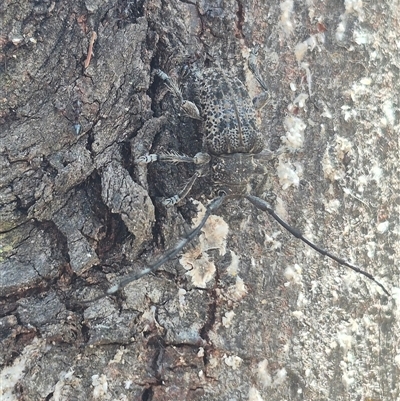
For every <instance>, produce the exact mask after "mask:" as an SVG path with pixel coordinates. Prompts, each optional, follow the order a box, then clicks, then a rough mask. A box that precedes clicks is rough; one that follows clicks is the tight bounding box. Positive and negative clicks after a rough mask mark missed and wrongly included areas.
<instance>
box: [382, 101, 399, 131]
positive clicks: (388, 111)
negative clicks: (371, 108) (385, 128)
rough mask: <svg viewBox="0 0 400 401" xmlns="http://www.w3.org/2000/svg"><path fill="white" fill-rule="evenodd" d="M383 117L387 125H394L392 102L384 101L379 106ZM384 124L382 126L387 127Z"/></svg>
mask: <svg viewBox="0 0 400 401" xmlns="http://www.w3.org/2000/svg"><path fill="white" fill-rule="evenodd" d="M381 108H382V111H383V114H384V116H385V117H386V121H387V124H388V125H391V126H393V125H395V123H396V110H395V108H394V106H393V102H392V101H391V100H389V99H388V100H385V101H384V102H383V104H382V106H381ZM387 124H384V125H387Z"/></svg>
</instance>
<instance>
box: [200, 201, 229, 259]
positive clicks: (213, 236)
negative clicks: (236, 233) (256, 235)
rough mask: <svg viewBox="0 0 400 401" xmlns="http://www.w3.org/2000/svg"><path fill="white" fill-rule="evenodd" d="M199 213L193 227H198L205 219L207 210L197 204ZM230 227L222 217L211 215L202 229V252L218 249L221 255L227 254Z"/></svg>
mask: <svg viewBox="0 0 400 401" xmlns="http://www.w3.org/2000/svg"><path fill="white" fill-rule="evenodd" d="M197 205H198V207H199V213H198V215H197V218H196V219H194V221H193V223H194V224H193V226H194V227H195V226H197V225H198V224H199V223H200V220H201V219H202V218H203V216H204V213H205V211H206V208H205V207H204V206H203V205H202V204H201V203H200V202H197ZM228 232H229V226H228V224H227V223H226V222H225V221H224V220H223V219H222V217H219V216H215V215H211V216H210V217H209V218H208V220H207V222H206V224H205V225H204V227H203V229H202V234H201V235H200V242H201V243H202V250H205V251H208V250H210V249H218V250H219V254H220V255H225V253H226V238H227V236H228Z"/></svg>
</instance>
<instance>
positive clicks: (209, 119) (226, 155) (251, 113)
mask: <svg viewBox="0 0 400 401" xmlns="http://www.w3.org/2000/svg"><path fill="white" fill-rule="evenodd" d="M252 61H253V59H252V58H250V62H249V67H250V69H251V70H252V71H253V72H254V73H255V75H256V79H257V81H258V82H259V83H260V84H261V86H263V87H264V89H265V84H264V82H263V81H262V79H261V78H260V75H259V74H258V71H257V69H256V68H255V67H254V63H251V62H252ZM155 74H156V75H157V76H158V77H159V78H161V80H163V81H164V83H165V85H166V86H167V87H168V89H169V91H170V92H171V93H172V95H173V96H174V97H176V98H177V100H178V102H179V105H180V107H181V109H182V110H183V112H184V113H185V114H186V115H187V116H188V117H190V118H194V119H197V120H202V121H203V124H204V128H205V135H204V138H203V152H200V153H197V154H196V155H195V156H194V157H190V156H186V155H182V154H178V153H176V152H168V153H163V154H148V155H145V156H141V157H140V158H139V160H138V163H140V164H147V163H152V162H156V161H157V162H171V163H193V164H194V165H195V166H196V171H195V173H194V175H193V176H192V177H191V178H190V180H189V181H188V183H187V184H186V185H185V186H184V188H183V190H182V191H180V192H179V193H178V194H177V195H174V196H172V197H170V198H167V199H165V200H164V201H163V204H164V205H165V206H167V207H170V206H173V205H175V204H177V203H178V202H180V201H181V200H182V199H183V198H185V196H186V195H187V194H188V193H189V191H190V189H191V188H192V186H193V184H194V182H195V181H196V180H197V178H199V177H202V176H207V175H208V176H210V177H211V181H212V183H213V186H214V188H215V190H216V193H218V196H217V197H216V198H215V199H213V200H212V201H211V202H210V203H209V204H208V206H207V208H206V212H205V215H204V217H203V218H202V220H201V221H200V223H199V225H198V226H197V227H195V228H194V229H192V230H191V231H190V232H189V233H188V234H187V235H186V236H185V237H184V238H183V239H181V240H180V241H179V242H178V243H177V244H176V245H175V247H173V248H171V249H169V250H167V251H166V252H165V254H164V255H163V256H162V257H161V258H160V259H159V260H157V261H156V262H154V263H153V264H151V265H149V266H148V267H147V268H146V269H144V270H142V271H141V272H140V273H135V274H132V275H128V276H127V277H126V278H125V279H123V280H122V281H121V282H119V283H118V284H116V285H114V286H112V287H111V288H109V289H108V291H107V292H106V293H105V294H103V295H101V296H100V297H98V298H96V300H97V299H100V298H102V297H104V296H107V295H112V294H114V293H116V292H117V291H118V290H120V289H122V288H123V287H125V286H126V285H127V284H129V283H130V282H132V281H134V280H137V279H139V278H140V277H142V276H144V275H146V274H149V273H151V272H154V271H156V270H157V269H158V268H159V267H160V266H161V265H163V264H164V263H166V262H168V261H169V260H171V259H173V258H174V257H175V256H176V255H178V254H179V253H180V252H181V251H182V250H183V248H184V247H185V246H186V245H187V244H189V243H190V242H191V241H192V240H193V239H194V238H196V237H197V236H198V235H199V234H200V231H201V229H202V228H203V226H204V225H205V223H206V221H207V219H208V218H209V217H210V215H211V214H212V213H214V212H215V211H216V210H217V209H218V208H219V207H220V206H221V205H222V204H223V202H225V201H226V200H229V199H232V198H238V197H244V198H246V199H247V200H248V201H249V202H250V203H252V204H253V205H254V206H255V207H257V208H258V209H260V210H262V211H264V212H268V213H269V214H270V215H271V216H272V217H273V218H274V219H275V220H276V221H277V222H278V223H279V224H280V225H281V226H282V227H284V228H285V229H286V230H287V231H289V232H290V233H291V234H292V235H294V236H295V237H296V238H299V239H300V240H302V241H303V242H305V243H306V244H307V245H308V246H310V247H311V248H313V249H314V250H316V251H317V252H319V253H320V254H321V255H323V256H328V257H329V258H331V259H333V260H334V261H336V262H337V263H339V264H340V265H343V266H347V267H348V268H350V269H352V270H354V271H355V272H357V273H360V274H362V275H364V276H365V277H367V278H368V279H370V280H372V281H374V282H375V283H376V284H377V285H378V286H379V287H381V289H382V290H383V291H384V292H385V293H386V294H387V295H389V296H390V294H389V292H388V291H387V290H386V288H385V287H384V286H383V285H382V284H381V283H379V282H378V281H377V280H376V279H375V278H374V277H373V276H372V275H371V274H369V273H367V272H365V271H363V270H361V269H360V268H358V267H357V266H354V265H353V264H351V263H349V262H347V261H346V260H344V259H342V258H340V257H338V256H335V255H334V254H332V253H331V252H328V251H326V250H324V249H323V248H321V247H320V246H318V245H316V244H314V243H312V242H311V241H309V240H308V239H307V238H305V237H304V236H303V234H302V233H301V232H300V231H298V230H297V229H295V228H292V227H290V226H289V225H288V224H287V223H286V222H285V221H284V220H282V219H281V218H280V217H279V216H278V215H277V214H276V213H275V211H274V210H273V209H272V207H271V206H270V205H269V203H268V202H266V201H265V200H263V199H261V198H259V197H257V196H254V195H251V194H250V193H248V190H247V187H248V182H249V177H250V176H252V175H254V174H257V172H259V171H260V170H261V166H260V165H259V164H258V163H257V160H258V159H259V158H265V157H269V158H274V157H275V156H276V155H277V153H273V152H270V151H269V152H268V153H267V154H265V150H264V153H263V154H262V155H260V153H261V151H263V148H264V144H263V138H262V135H261V132H260V130H259V129H258V128H257V124H256V118H255V108H254V106H253V104H252V101H251V99H250V97H249V94H248V92H247V90H246V88H245V87H244V85H243V83H242V82H241V81H240V80H239V79H237V78H234V79H233V78H230V77H228V76H227V75H226V74H225V73H224V72H223V70H222V69H221V68H219V67H210V68H206V69H205V70H204V71H203V72H201V73H198V74H197V76H196V79H197V82H198V88H199V89H198V95H199V99H200V104H201V112H200V111H199V109H198V108H197V106H196V105H195V104H194V103H193V102H190V101H188V100H185V99H183V96H182V92H181V90H180V88H179V86H178V84H177V83H176V82H175V81H174V80H173V79H172V78H171V77H169V76H168V75H167V74H166V73H165V72H163V71H161V70H156V71H155Z"/></svg>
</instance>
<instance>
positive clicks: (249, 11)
mask: <svg viewBox="0 0 400 401" xmlns="http://www.w3.org/2000/svg"><path fill="white" fill-rule="evenodd" d="M0 7H1V12H2V33H1V46H2V54H1V86H2V96H1V98H2V100H1V103H0V112H1V115H0V118H1V132H0V150H1V155H0V157H1V159H0V160H1V171H2V174H1V192H0V193H1V209H0V213H1V233H2V234H1V242H2V253H1V267H0V269H1V270H0V274H1V293H0V294H1V297H2V298H1V318H0V322H1V325H0V332H1V347H2V348H1V361H0V362H1V364H2V370H1V373H0V374H1V377H0V382H1V385H2V388H1V391H2V396H3V397H4V399H7V400H8V399H9V400H16V399H21V400H88V399H90V400H147V401H150V400H153V401H155V400H171V399H175V400H251V401H255V400H303V399H304V400H310V401H313V400H336V401H341V400H364V401H367V400H369V401H372V400H374V401H378V400H382V401H383V400H385V401H386V400H398V399H399V397H400V388H399V387H400V384H399V383H400V381H399V380H398V378H399V375H400V342H399V333H400V327H399V326H400V325H399V320H400V309H399V308H400V290H399V269H398V262H397V261H398V260H399V256H400V247H399V233H400V221H399V204H400V199H399V189H400V186H399V181H400V177H399V152H400V145H399V129H400V124H399V95H398V94H399V89H400V88H399V68H400V57H399V47H400V32H399V23H398V22H399V18H400V11H399V7H398V4H397V2H392V1H380V2H377V3H375V2H364V3H362V2H360V1H351V0H346V1H344V2H343V1H340V2H337V1H325V2H319V1H314V2H313V1H307V2H293V1H291V0H285V1H281V2H279V1H272V2H268V4H267V3H266V2H262V1H255V0H252V1H247V2H241V1H233V0H226V1H218V2H207V1H197V2H190V1H187V2H185V1H178V0H171V1H161V0H147V1H146V0H141V1H140V0H139V1H133V2H128V1H123V0H121V1H118V2H113V1H96V0H91V1H69V2H48V1H39V2H9V1H5V2H3V4H2V5H1V6H0ZM93 32H96V35H97V38H96V40H95V41H94V42H93V55H91V54H90V50H89V48H90V42H91V39H92V38H93ZM256 47H257V48H258V55H257V57H258V63H259V68H260V71H261V75H262V77H263V79H264V80H265V82H266V84H267V86H268V98H267V103H266V105H265V106H264V107H263V108H262V109H261V110H260V112H259V119H260V129H261V130H262V132H263V133H264V135H265V143H266V147H267V148H270V149H272V150H277V149H278V148H280V147H284V148H285V149H286V152H285V153H284V154H283V155H282V156H279V158H277V160H276V161H275V163H272V164H269V165H266V166H267V167H268V171H269V173H268V176H267V179H265V177H264V178H263V179H260V180H258V181H257V188H254V190H253V191H254V193H255V191H257V194H258V195H260V196H267V195H268V192H269V190H270V189H271V187H272V188H273V192H274V194H275V196H276V201H275V207H276V209H277V210H278V211H279V213H280V214H281V215H282V217H284V218H285V219H286V220H288V221H289V222H290V224H292V225H293V226H296V227H299V228H301V229H302V230H303V231H304V232H305V233H306V234H307V236H308V237H309V238H310V239H312V240H313V241H315V242H317V243H321V244H323V245H324V247H326V248H327V249H330V250H332V251H333V252H335V253H336V254H339V255H341V256H342V257H345V258H347V259H350V260H351V261H352V262H354V263H356V264H357V265H358V266H360V267H361V268H363V269H365V270H367V271H368V272H370V273H371V274H373V275H374V276H375V277H377V279H378V280H379V281H380V282H382V283H383V284H384V285H385V286H386V287H387V288H388V289H389V291H390V292H391V294H392V297H389V298H388V297H386V296H385V295H384V294H383V293H382V291H381V290H380V289H379V288H378V287H377V286H376V285H374V283H372V282H370V281H368V280H366V279H365V278H364V277H362V276H359V275H356V274H355V273H353V272H351V271H348V270H346V269H343V268H340V267H338V266H337V265H336V264H334V263H333V262H331V261H328V260H324V259H323V258H322V257H321V256H320V255H318V254H316V253H315V252H314V251H312V250H310V249H308V248H306V247H305V246H304V245H303V244H301V243H298V241H297V240H296V239H294V238H293V237H291V236H290V235H289V234H287V233H285V232H282V230H281V229H280V228H279V227H278V226H277V225H276V223H274V222H273V221H271V220H270V219H269V217H268V216H266V215H264V214H262V212H260V211H257V210H255V209H254V208H253V207H252V206H251V205H250V204H249V203H248V202H246V201H245V200H234V201H231V202H229V203H227V204H225V205H224V206H223V207H222V208H221V209H220V210H219V211H218V213H217V214H218V215H219V216H220V217H219V218H218V217H217V216H213V217H212V218H210V225H209V226H208V227H209V228H208V229H206V230H205V233H204V234H203V235H202V237H201V238H200V239H199V241H196V242H195V244H194V245H193V247H191V248H189V249H187V250H185V251H184V257H182V258H181V259H179V258H178V259H176V260H173V261H171V262H169V263H167V264H166V266H164V267H163V268H162V269H160V271H159V272H157V273H156V274H155V275H150V276H145V277H143V278H141V279H140V280H138V281H136V282H133V283H132V284H130V285H129V286H127V287H126V288H125V289H124V291H121V293H119V294H117V295H116V296H114V297H106V298H103V299H101V300H100V301H98V302H95V303H91V304H90V303H89V304H86V305H83V304H81V303H80V302H81V301H85V300H89V299H93V298H94V297H96V296H98V295H100V294H101V293H102V292H103V291H104V290H105V289H107V288H108V287H109V286H111V285H112V284H114V283H116V282H118V281H119V280H120V279H121V278H122V277H124V275H126V274H128V273H129V272H132V271H139V270H140V269H142V268H143V267H144V266H146V264H148V263H150V262H151V261H153V260H154V259H156V258H157V257H160V256H161V255H162V254H163V252H164V250H165V249H168V248H169V247H170V246H173V245H174V244H175V243H176V242H177V241H178V240H179V238H180V237H181V236H182V235H184V233H185V230H188V229H189V227H191V226H192V225H193V224H194V221H195V218H196V210H197V209H196V208H198V209H201V208H202V207H201V205H206V204H207V202H208V197H209V196H210V194H209V191H208V188H205V187H204V185H202V184H201V183H199V184H198V185H197V186H195V187H194V189H193V191H192V192H191V194H190V196H191V197H192V199H187V200H186V201H184V202H183V203H182V204H181V205H180V206H178V207H175V208H172V209H168V210H167V209H165V208H164V207H163V206H162V205H161V203H160V201H159V200H160V199H161V198H163V197H165V196H171V195H173V194H175V193H176V191H177V190H178V189H179V188H180V187H181V186H182V185H183V184H184V182H186V180H187V179H188V177H189V176H190V174H191V171H190V168H188V167H187V166H180V165H178V166H176V165H165V164H159V165H157V164H155V165H152V166H150V167H149V168H148V170H146V169H145V168H143V167H140V166H138V165H136V164H135V160H136V159H137V158H138V157H139V156H141V155H143V154H145V153H147V152H149V151H150V150H152V151H168V150H175V151H179V152H183V153H187V154H190V155H191V156H193V155H194V154H195V153H197V152H198V151H200V150H201V129H200V124H199V123H198V122H196V121H191V120H189V119H188V118H186V117H185V116H183V115H182V114H181V113H180V111H179V110H177V108H176V102H174V99H173V98H172V97H171V94H170V93H168V92H167V90H166V88H165V86H164V85H163V84H162V83H160V82H159V81H157V80H156V79H154V77H153V75H152V70H153V69H154V68H162V69H164V70H166V71H168V72H170V73H171V74H175V75H176V76H179V71H180V70H181V69H182V68H183V67H185V66H187V65H188V64H190V63H193V64H194V65H196V66H198V68H207V64H218V65H220V66H221V68H223V69H225V70H226V71H227V72H229V73H230V74H232V75H235V76H237V77H239V78H240V79H241V80H242V81H243V82H244V83H245V84H246V86H247V87H248V89H249V93H250V94H251V95H252V96H254V97H255V96H258V95H260V93H261V89H260V87H259V85H258V83H257V81H256V80H255V78H254V77H253V76H252V74H251V73H250V71H249V69H248V67H247V59H248V57H249V53H250V50H251V49H254V48H256ZM88 55H89V56H90V55H91V58H90V57H88ZM85 62H86V65H87V68H86V67H85ZM181 82H182V85H183V89H184V93H185V95H188V96H189V95H193V93H191V91H190V79H189V78H184V77H182V80H181ZM193 98H195V96H193ZM302 136H303V137H304V139H303V142H302ZM299 141H300V143H301V142H302V145H301V146H299ZM197 202H200V203H197ZM226 228H227V229H228V234H227V240H226V243H225V242H224V240H223V238H221V236H222V234H220V237H218V233H219V232H220V231H218V230H223V229H226ZM216 233H217V234H216ZM188 266H191V267H192V268H193V270H192V271H189V272H188V271H186V270H185V268H186V269H187V268H188ZM184 267H185V268H184ZM214 268H215V271H214ZM196 269H197V270H196ZM202 269H203V270H202ZM196 272H198V274H199V275H200V278H199V277H196ZM186 273H187V274H186ZM201 273H202V274H201ZM207 274H209V276H207ZM205 277H206V278H207V279H205ZM199 281H200V284H199Z"/></svg>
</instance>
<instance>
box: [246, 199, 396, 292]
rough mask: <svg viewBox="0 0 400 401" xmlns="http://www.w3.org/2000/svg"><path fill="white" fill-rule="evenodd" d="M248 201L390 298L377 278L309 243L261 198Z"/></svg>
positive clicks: (297, 236)
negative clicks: (367, 280)
mask: <svg viewBox="0 0 400 401" xmlns="http://www.w3.org/2000/svg"><path fill="white" fill-rule="evenodd" d="M246 199H248V200H249V201H250V202H251V203H252V204H253V205H254V206H255V207H257V208H258V209H260V210H262V211H264V212H268V213H269V214H270V215H271V216H272V217H273V218H274V219H275V220H276V221H277V222H278V223H279V224H280V225H281V226H282V227H283V228H285V229H286V230H287V231H289V232H290V233H291V234H292V235H294V236H295V237H296V238H299V239H300V240H302V241H303V242H304V243H306V244H307V245H308V246H310V247H311V248H313V249H315V250H316V251H317V252H319V253H320V254H321V255H323V256H328V258H331V259H333V260H334V261H336V262H337V263H339V264H340V265H343V266H347V267H349V268H350V269H352V270H354V271H355V272H357V273H360V274H362V275H363V276H365V277H367V278H369V279H370V280H372V281H374V282H375V283H376V284H377V285H379V287H381V288H382V290H383V291H384V292H385V293H386V294H387V295H389V296H390V293H389V291H388V290H387V289H386V288H385V287H384V286H383V285H382V284H381V283H380V282H379V281H377V280H375V278H374V277H373V276H372V275H371V274H369V273H367V272H366V271H364V270H361V269H360V268H358V267H357V266H354V265H352V264H351V263H349V262H347V261H346V260H344V259H341V258H339V257H337V256H335V255H334V254H332V253H330V252H328V251H326V250H325V249H323V248H321V247H320V246H318V245H315V244H314V243H312V242H311V241H309V240H308V239H307V238H305V237H304V236H303V234H302V233H301V232H300V231H299V230H297V229H296V228H293V227H291V226H289V224H287V223H286V222H285V221H284V220H282V219H281V218H280V217H279V216H278V215H277V214H276V213H275V211H274V210H273V209H272V208H271V206H270V205H269V204H268V203H267V202H266V201H264V200H263V199H261V198H258V197H257V196H253V195H248V196H246Z"/></svg>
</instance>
